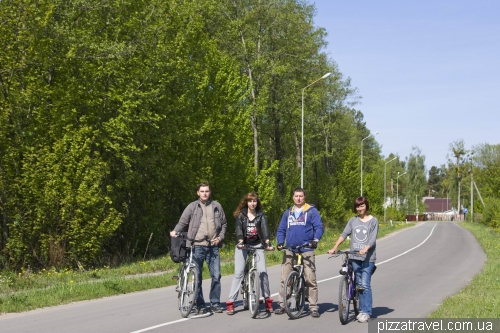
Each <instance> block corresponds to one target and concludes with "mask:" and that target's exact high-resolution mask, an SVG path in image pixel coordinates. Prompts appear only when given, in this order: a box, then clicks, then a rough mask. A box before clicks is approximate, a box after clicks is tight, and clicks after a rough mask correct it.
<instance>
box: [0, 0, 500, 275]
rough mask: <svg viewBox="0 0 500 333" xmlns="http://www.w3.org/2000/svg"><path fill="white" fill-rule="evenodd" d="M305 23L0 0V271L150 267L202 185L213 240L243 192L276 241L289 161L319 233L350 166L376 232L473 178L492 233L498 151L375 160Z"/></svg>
mask: <svg viewBox="0 0 500 333" xmlns="http://www.w3.org/2000/svg"><path fill="white" fill-rule="evenodd" d="M314 15H315V8H314V5H312V4H310V3H308V2H306V1H302V0H268V1H262V0H196V1H194V0H120V1H117V0H97V1H95V0H94V1H92V0H71V1H66V0H45V1H42V0H39V1H35V0H26V1H13V0H7V1H5V0H2V1H1V2H0V20H1V21H2V22H1V25H0V47H1V49H2V52H0V156H1V157H0V158H1V160H0V214H1V217H0V221H1V222H0V270H2V269H11V270H16V269H21V268H23V267H32V268H33V269H41V268H47V267H76V266H77V265H86V266H93V265H103V264H107V265H117V264H119V263H121V262H126V261H129V260H133V258H135V257H138V256H139V257H142V255H143V254H144V252H145V251H146V249H147V251H148V255H149V256H159V255H164V254H165V253H166V252H167V251H168V248H169V244H170V239H169V235H168V233H169V231H171V230H172V229H173V227H174V226H175V224H176V223H177V221H178V219H179V217H180V215H181V213H182V211H183V209H184V208H185V206H186V205H187V204H188V203H189V202H191V201H194V200H196V198H197V197H196V188H197V184H198V183H200V182H208V183H209V184H210V186H211V189H212V197H213V199H215V200H217V201H219V202H220V203H221V204H222V206H223V207H224V210H225V213H226V216H228V232H227V234H226V237H229V238H230V239H232V238H233V230H234V219H233V218H232V212H233V211H234V209H235V208H236V206H237V204H238V202H239V200H240V198H241V197H242V196H243V195H244V194H245V193H247V192H249V191H256V192H258V193H259V196H260V198H261V200H262V203H263V206H264V208H265V211H266V214H267V216H268V220H269V221H270V224H271V229H272V230H275V229H276V227H277V224H278V222H279V219H280V217H281V214H282V212H283V210H284V209H285V208H287V207H288V206H289V205H291V203H292V202H291V192H292V190H293V189H294V188H296V187H298V186H300V183H301V165H303V173H304V175H303V182H304V188H305V190H306V193H307V201H308V202H310V203H312V204H314V205H315V206H316V207H317V208H318V209H319V210H320V212H321V215H322V218H323V223H324V224H325V226H326V227H327V228H340V227H341V226H343V225H344V224H345V221H346V220H347V219H348V218H349V216H350V215H351V214H352V207H351V206H352V201H353V199H354V198H356V197H357V196H359V194H360V170H361V165H362V175H363V182H362V191H363V195H365V196H366V197H367V198H368V199H369V200H370V202H371V206H372V207H371V208H372V211H373V214H374V215H375V214H376V215H378V216H381V215H382V214H384V213H383V210H384V209H383V205H384V198H385V195H384V194H386V195H387V196H394V183H393V181H394V180H396V177H397V178H398V179H397V181H398V191H397V192H398V194H397V195H398V197H399V198H402V204H401V207H399V206H398V207H394V206H393V205H391V206H390V207H387V219H389V218H392V219H398V218H400V219H402V218H404V215H405V214H412V213H413V212H414V211H415V209H416V208H417V207H416V205H417V206H418V205H419V207H418V209H420V211H421V212H423V211H425V208H424V207H423V206H422V203H421V202H420V200H417V201H415V200H409V199H408V200H404V198H415V196H416V195H417V196H419V197H422V196H426V195H429V194H433V196H436V197H439V196H444V197H446V196H450V198H453V200H455V201H456V198H457V197H458V188H459V184H460V183H464V184H466V183H467V182H470V180H469V179H470V177H471V171H473V177H474V181H475V183H476V184H477V186H478V187H479V189H480V192H481V194H482V196H483V197H484V206H483V205H482V203H481V201H479V200H478V201H475V202H474V207H475V212H477V218H478V221H479V220H480V221H482V222H484V223H485V224H489V225H493V226H495V227H497V228H498V227H500V215H499V213H498V212H499V209H498V208H500V207H499V206H500V203H499V201H498V197H499V194H500V146H499V145H490V144H487V143H485V144H483V145H480V146H478V147H471V148H470V149H468V150H467V149H465V143H464V142H463V141H460V140H459V141H456V142H453V143H451V144H450V156H451V157H450V162H449V164H448V165H443V166H439V167H438V166H435V167H432V168H431V169H430V170H429V174H427V170H426V168H425V155H424V153H423V152H422V151H420V149H419V148H418V147H414V148H413V152H412V154H411V155H410V156H408V157H400V156H398V155H397V154H391V155H390V156H387V157H384V156H382V155H381V149H380V146H379V144H378V143H377V142H376V140H375V137H374V135H373V133H371V132H370V130H369V129H368V127H367V124H366V123H365V122H364V120H363V113H362V112H361V111H360V110H359V109H358V106H359V103H360V101H361V96H360V95H359V93H358V91H357V89H356V88H355V87H352V86H351V82H350V78H349V77H348V76H346V75H344V74H343V73H341V72H340V71H339V69H338V66H337V64H336V63H335V61H334V59H331V58H329V56H328V55H327V54H326V53H325V52H324V48H325V46H326V42H325V37H326V31H325V30H324V29H323V28H321V27H316V26H315V24H314ZM327 73H330V74H329V75H327V76H326V74H327ZM302 112H303V113H302ZM302 114H303V115H304V118H303V120H302ZM302 125H303V128H304V130H303V131H302ZM302 138H303V140H304V141H303V151H302V149H301V148H302ZM361 151H362V156H363V158H362V159H361V154H360V153H361ZM302 153H303V157H302ZM472 153H474V154H472ZM403 174H404V175H403ZM384 176H387V177H384ZM467 184H468V183H467ZM467 191H469V189H468V186H464V187H463V189H462V192H461V195H463V196H464V201H463V202H464V203H465V205H466V204H467V200H468V199H467V193H470V192H467ZM385 202H387V200H386V201H385ZM481 214H482V215H481ZM379 220H382V219H379Z"/></svg>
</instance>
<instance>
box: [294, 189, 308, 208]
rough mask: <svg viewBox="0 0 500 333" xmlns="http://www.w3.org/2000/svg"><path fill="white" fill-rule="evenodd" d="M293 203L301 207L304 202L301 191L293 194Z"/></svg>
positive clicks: (304, 197)
mask: <svg viewBox="0 0 500 333" xmlns="http://www.w3.org/2000/svg"><path fill="white" fill-rule="evenodd" d="M293 203H294V204H295V206H297V207H299V208H300V207H302V206H303V205H304V204H305V203H306V196H305V195H304V193H303V192H295V193H294V194H293Z"/></svg>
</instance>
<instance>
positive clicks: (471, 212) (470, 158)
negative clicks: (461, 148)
mask: <svg viewBox="0 0 500 333" xmlns="http://www.w3.org/2000/svg"><path fill="white" fill-rule="evenodd" d="M473 155H474V152H473V151H471V153H470V157H469V161H470V222H471V223H474V189H473V187H472V185H473V184H474V176H473V174H472V165H473V161H472V158H473V157H474V156H473Z"/></svg>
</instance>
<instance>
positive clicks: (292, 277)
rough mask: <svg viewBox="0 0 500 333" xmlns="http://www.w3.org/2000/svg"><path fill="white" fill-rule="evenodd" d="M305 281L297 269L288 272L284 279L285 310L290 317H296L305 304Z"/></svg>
mask: <svg viewBox="0 0 500 333" xmlns="http://www.w3.org/2000/svg"><path fill="white" fill-rule="evenodd" d="M304 291H305V283H304V279H303V277H301V276H300V275H299V273H298V272H297V271H292V272H290V274H288V276H287V278H286V280H285V288H284V290H283V292H284V295H283V296H284V297H283V300H284V303H285V311H286V313H287V314H288V317H290V318H291V319H296V318H298V317H299V316H300V315H301V314H302V311H304V306H305V292H304Z"/></svg>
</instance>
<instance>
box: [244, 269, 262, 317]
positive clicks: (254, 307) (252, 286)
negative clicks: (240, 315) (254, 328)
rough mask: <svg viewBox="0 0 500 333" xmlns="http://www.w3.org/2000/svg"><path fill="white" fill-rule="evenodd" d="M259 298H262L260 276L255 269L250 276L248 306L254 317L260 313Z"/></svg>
mask: <svg viewBox="0 0 500 333" xmlns="http://www.w3.org/2000/svg"><path fill="white" fill-rule="evenodd" d="M259 299H260V277H259V272H257V271H256V270H253V271H251V272H250V274H249V277H248V302H247V303H248V308H249V309H250V314H251V315H252V318H255V317H256V316H257V313H259Z"/></svg>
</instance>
